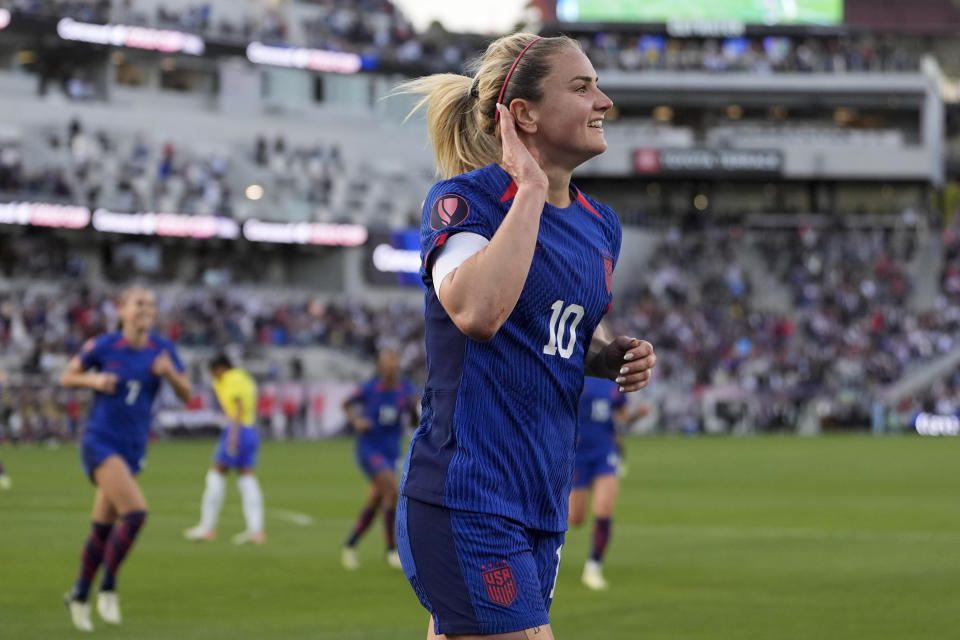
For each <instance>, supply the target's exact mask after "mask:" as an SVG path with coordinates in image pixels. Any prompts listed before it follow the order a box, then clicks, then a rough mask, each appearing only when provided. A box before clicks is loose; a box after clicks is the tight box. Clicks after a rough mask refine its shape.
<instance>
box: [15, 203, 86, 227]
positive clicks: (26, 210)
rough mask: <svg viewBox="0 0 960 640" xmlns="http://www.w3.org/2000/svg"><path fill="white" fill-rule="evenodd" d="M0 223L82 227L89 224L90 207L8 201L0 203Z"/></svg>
mask: <svg viewBox="0 0 960 640" xmlns="http://www.w3.org/2000/svg"><path fill="white" fill-rule="evenodd" d="M0 224H16V225H22V226H31V227H51V228H54V229H83V228H84V227H86V226H87V225H88V224H90V209H88V208H87V207H75V206H70V205H63V204H47V203H45V202H9V203H5V204H0Z"/></svg>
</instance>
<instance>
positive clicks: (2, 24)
mask: <svg viewBox="0 0 960 640" xmlns="http://www.w3.org/2000/svg"><path fill="white" fill-rule="evenodd" d="M8 24H10V10H9V9H0V31H2V30H3V29H6V28H7V25H8Z"/></svg>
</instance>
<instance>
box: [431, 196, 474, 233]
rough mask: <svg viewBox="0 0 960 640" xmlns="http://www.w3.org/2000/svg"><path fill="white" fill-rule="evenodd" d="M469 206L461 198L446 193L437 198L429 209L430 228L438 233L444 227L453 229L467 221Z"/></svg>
mask: <svg viewBox="0 0 960 640" xmlns="http://www.w3.org/2000/svg"><path fill="white" fill-rule="evenodd" d="M469 214H470V205H469V204H467V201H466V200H464V198H463V196H461V195H458V194H456V193H447V194H444V195H442V196H440V197H439V198H437V199H436V200H435V201H434V203H433V207H431V208H430V227H431V228H432V229H433V230H434V231H439V230H440V229H443V228H444V227H455V226H457V225H458V224H460V223H461V222H463V221H464V220H466V219H467V215H469Z"/></svg>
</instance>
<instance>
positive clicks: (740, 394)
mask: <svg viewBox="0 0 960 640" xmlns="http://www.w3.org/2000/svg"><path fill="white" fill-rule="evenodd" d="M944 238H945V243H946V248H947V261H946V266H945V267H944V271H943V277H942V280H941V290H940V292H939V295H938V297H937V300H936V304H935V307H934V308H933V309H930V310H927V311H914V310H912V309H911V308H910V306H909V304H908V299H907V294H908V292H909V291H910V289H911V287H912V284H911V282H910V280H909V276H908V264H909V263H910V261H911V259H912V258H913V257H914V254H915V252H916V237H915V233H914V232H913V230H911V229H900V230H898V231H892V230H882V229H868V230H863V229H842V228H814V227H810V226H801V227H799V228H785V229H782V230H780V231H776V232H771V231H769V230H767V231H764V232H763V233H761V234H752V233H747V232H745V231H743V230H742V229H740V228H739V227H713V228H707V229H704V230H702V231H700V232H696V233H687V232H681V231H680V230H679V229H677V228H672V229H669V230H667V231H666V232H664V233H663V235H662V237H661V239H660V241H659V242H658V244H657V246H656V249H655V250H654V251H653V252H652V253H651V255H650V258H649V261H648V263H647V265H646V269H645V273H647V274H648V275H647V277H646V278H644V279H643V283H642V284H641V285H640V286H638V287H637V288H636V289H635V290H633V291H630V292H625V293H624V294H622V295H620V296H619V297H618V303H617V304H616V305H615V309H614V311H613V313H612V315H611V316H610V321H611V323H612V324H613V325H614V327H615V328H616V329H617V330H619V331H623V332H625V333H630V334H635V335H640V336H643V337H644V338H645V339H647V340H649V341H650V342H652V343H653V344H655V345H656V348H657V353H658V356H659V359H660V363H659V365H658V371H657V378H658V380H659V381H660V384H659V385H654V386H653V387H651V390H650V396H651V398H653V401H654V402H656V403H658V405H659V409H660V412H661V419H660V422H661V424H664V425H671V426H672V427H673V428H676V427H683V428H685V429H689V430H691V431H696V430H700V429H702V428H703V420H704V416H703V415H702V412H701V409H700V407H699V404H698V402H699V400H700V399H702V397H703V394H704V393H706V392H708V391H709V390H711V389H725V390H727V391H728V393H727V397H728V399H731V400H732V401H734V402H735V403H742V404H744V406H746V405H750V407H751V409H750V411H751V417H752V419H753V421H754V424H755V426H756V428H757V429H761V430H775V429H787V428H792V427H793V426H794V425H795V423H796V421H797V419H798V416H799V415H800V413H801V412H802V411H804V408H805V407H807V406H808V405H809V403H810V402H811V401H817V402H819V403H821V407H826V409H822V413H823V415H822V416H821V417H822V418H823V420H824V424H828V425H832V426H835V427H837V428H843V427H852V426H854V425H863V424H865V423H868V422H869V417H870V411H871V406H872V403H873V402H874V399H875V398H876V394H877V392H878V391H879V390H880V389H882V388H883V387H885V386H886V385H889V384H891V383H893V382H895V381H896V380H898V379H899V378H900V377H901V376H902V375H903V374H904V373H905V372H907V371H909V370H910V369H911V368H913V367H915V366H917V365H918V364H920V363H923V362H925V361H928V360H930V359H931V358H934V357H936V356H938V355H941V354H944V353H946V352H948V351H950V350H952V349H953V348H954V347H955V346H956V344H957V342H956V336H957V335H958V334H960V257H958V256H960V237H958V235H957V234H956V233H954V232H947V233H946V234H945V236H944ZM17 244H20V243H19V242H18V243H17ZM22 246H23V248H22V252H24V256H25V259H27V260H30V259H33V260H35V261H40V262H34V263H32V266H31V267H30V269H31V270H33V269H36V273H37V274H41V273H46V274H48V275H51V276H52V275H55V274H57V273H58V270H59V277H58V282H60V284H58V285H52V287H53V288H48V289H44V288H39V287H33V288H30V289H22V290H16V291H8V292H6V293H3V294H0V350H2V351H0V353H2V352H3V351H6V352H7V353H19V354H22V355H23V356H24V363H25V364H24V367H25V370H26V371H28V372H31V373H36V374H41V375H42V374H50V373H51V372H50V371H48V370H46V367H47V366H48V365H49V363H60V362H62V356H63V355H64V354H68V353H72V352H74V351H76V350H77V349H78V348H79V347H80V345H82V344H83V341H84V340H85V339H86V338H87V337H89V336H90V335H94V334H96V333H98V332H101V331H103V330H106V329H107V328H109V327H111V326H114V324H115V320H116V303H115V298H114V295H115V294H114V293H106V292H104V291H96V290H94V289H93V288H92V287H90V286H85V285H84V282H85V271H86V268H85V265H84V264H83V263H82V261H80V260H78V259H77V258H76V256H71V255H69V253H63V254H57V253H56V252H51V253H49V254H47V253H45V252H42V251H35V250H32V249H31V245H30V243H29V242H28V243H26V244H23V245H22ZM751 248H752V250H753V251H755V253H756V255H757V256H759V257H760V261H761V264H762V266H763V268H764V269H766V270H767V271H768V272H769V273H770V274H771V275H772V277H774V278H775V279H776V280H777V281H778V282H780V286H782V287H784V288H785V289H787V290H789V291H790V294H791V303H792V304H791V306H790V308H788V309H783V310H780V311H771V310H765V309H761V308H759V307H758V305H757V302H756V300H755V296H754V293H753V283H752V282H751V265H749V264H748V263H747V262H746V261H745V259H744V256H745V255H746V254H747V253H748V251H749V250H751ZM40 255H45V256H46V257H45V258H43V260H40V258H38V257H36V256H40ZM26 256H33V257H32V258H30V257H26ZM14 261H16V260H15V259H14ZM41 262H42V264H41ZM752 268H754V269H755V268H756V265H754V266H753V267H752ZM158 310H159V314H160V317H159V321H158V328H159V330H160V331H161V332H162V333H163V334H165V335H168V336H170V337H171V338H172V339H174V340H175V341H177V342H178V343H179V344H182V345H184V346H192V347H214V346H218V345H224V344H235V345H243V346H244V347H245V348H246V349H247V352H248V353H250V354H255V353H256V352H257V349H258V348H259V347H266V346H281V347H282V346H290V347H308V346H325V347H330V348H334V349H337V350H340V351H343V352H345V353H347V354H350V356H351V357H357V358H360V359H365V360H369V359H371V358H373V357H374V354H375V353H376V352H377V350H378V349H380V348H382V347H384V346H390V347H393V348H397V349H399V350H400V351H401V353H402V361H403V364H404V367H405V369H406V370H407V371H409V372H410V373H411V374H412V375H414V376H416V377H422V375H423V365H424V359H423V351H422V331H423V318H422V312H421V309H420V307H419V305H408V304H403V303H394V304H390V305H387V306H385V307H384V306H373V305H370V304H367V303H365V302H363V301H360V300H356V299H350V298H343V299H337V300H324V301H321V300H319V299H314V298H311V297H309V296H306V295H304V296H303V297H301V298H299V299H296V300H293V299H291V300H285V301H281V302H268V301H267V300H264V299H260V298H258V297H257V296H256V295H249V294H243V293H241V292H235V293H232V294H224V293H221V292H219V291H217V290H215V289H211V288H195V289H185V290H172V289H171V290H164V289H161V290H159V293H158ZM58 356H59V357H58ZM277 375H278V376H281V377H282V375H283V373H282V372H278V373H277ZM943 389H944V390H948V387H945V386H944V387H943ZM945 393H946V391H945ZM947 395H949V394H947ZM691 399H693V400H694V401H691ZM924 402H926V403H927V404H928V405H929V404H930V403H931V402H933V403H934V404H936V400H931V399H929V398H919V399H918V400H917V401H916V402H915V403H914V405H915V406H913V407H911V410H912V409H914V408H917V409H918V408H919V406H921V405H922V404H923V403H924ZM824 403H825V404H824Z"/></svg>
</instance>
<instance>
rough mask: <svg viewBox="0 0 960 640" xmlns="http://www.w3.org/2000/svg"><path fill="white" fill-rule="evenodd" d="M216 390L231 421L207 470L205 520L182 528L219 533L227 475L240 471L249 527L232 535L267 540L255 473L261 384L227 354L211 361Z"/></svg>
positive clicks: (198, 536) (239, 540)
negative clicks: (232, 470) (232, 362)
mask: <svg viewBox="0 0 960 640" xmlns="http://www.w3.org/2000/svg"><path fill="white" fill-rule="evenodd" d="M210 374H211V375H212V376H213V390H214V393H216V395H217V400H219V402H220V406H221V407H222V408H223V412H224V413H225V414H226V415H227V419H228V423H227V426H226V428H224V430H223V435H222V436H221V437H220V442H219V444H218V445H217V450H216V452H215V453H214V455H213V468H212V469H210V470H209V471H207V485H206V489H204V492H203V501H202V503H201V515H200V524H198V525H197V526H195V527H191V528H190V529H187V530H186V531H184V532H183V534H184V536H185V537H186V538H187V539H188V540H213V539H214V538H216V536H217V533H216V528H217V518H218V516H219V515H220V508H221V507H222V506H223V497H224V494H225V493H226V485H227V481H226V474H227V471H229V470H230V469H236V470H237V488H238V489H239V490H240V495H241V497H242V498H243V516H244V518H245V519H246V521H247V530H246V531H244V532H242V533H238V534H237V535H235V536H234V537H233V542H234V543H235V544H246V543H250V542H253V543H257V544H261V543H263V542H264V541H265V540H266V535H265V534H264V531H263V493H262V492H261V491H260V483H259V482H257V477H256V476H255V475H254V469H255V467H256V466H257V452H258V450H259V449H260V434H259V433H258V432H257V426H256V407H257V384H256V382H254V380H253V377H251V376H250V374H249V373H247V372H246V371H244V370H243V369H240V368H239V367H234V366H233V365H232V364H231V363H230V359H229V358H228V357H227V356H225V355H218V356H216V357H215V358H214V359H213V360H211V361H210Z"/></svg>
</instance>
